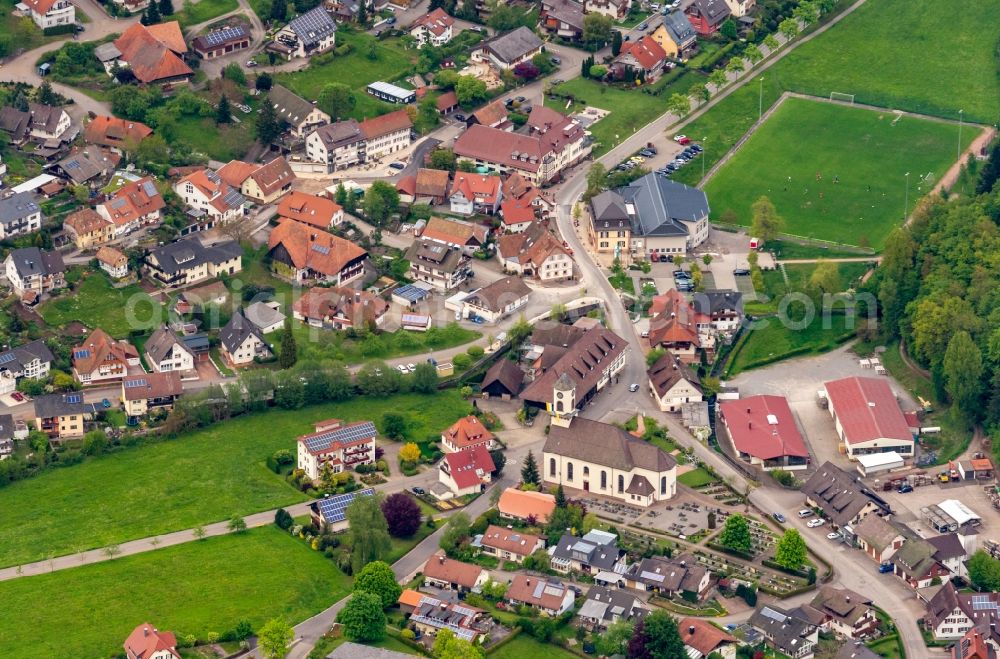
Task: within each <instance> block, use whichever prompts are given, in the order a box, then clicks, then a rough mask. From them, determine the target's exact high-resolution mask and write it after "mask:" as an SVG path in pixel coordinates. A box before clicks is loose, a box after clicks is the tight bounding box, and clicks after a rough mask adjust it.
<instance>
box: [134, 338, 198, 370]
mask: <svg viewBox="0 0 1000 659" xmlns="http://www.w3.org/2000/svg"><path fill="white" fill-rule="evenodd" d="M145 352H146V363H147V364H148V365H149V367H150V368H151V369H153V371H154V372H156V373H166V372H169V371H180V372H184V371H190V370H192V369H193V368H194V365H195V361H196V359H195V354H194V351H193V350H192V349H191V348H190V347H188V345H187V344H186V343H185V342H184V341H182V340H181V339H180V337H178V336H177V335H176V334H175V333H174V331H173V330H172V329H169V328H167V327H161V328H159V329H158V330H156V331H154V332H153V333H152V334H151V335H150V336H149V339H147V340H146V346H145Z"/></svg>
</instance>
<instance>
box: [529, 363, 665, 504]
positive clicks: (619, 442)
mask: <svg viewBox="0 0 1000 659" xmlns="http://www.w3.org/2000/svg"><path fill="white" fill-rule="evenodd" d="M564 375H565V374H564ZM559 385H560V383H559V382H557V383H556V387H559ZM559 393H565V392H562V391H557V396H558V394H559ZM561 402H563V401H562V400H557V405H558V404H559V403H561ZM565 419H566V418H565V417H558V416H557V417H553V419H552V425H551V426H550V430H549V435H548V437H547V438H546V440H545V447H544V448H543V450H542V465H541V467H542V469H541V471H542V479H543V480H544V481H545V482H546V483H548V484H549V485H562V486H563V487H572V488H576V489H579V490H583V491H584V492H591V493H594V494H600V495H604V496H607V497H611V498H613V499H619V500H622V501H625V502H627V503H630V504H632V505H635V506H640V507H648V506H650V505H652V504H653V503H655V502H657V501H665V500H668V499H671V498H673V497H674V495H676V494H677V461H676V460H675V459H674V457H673V456H672V455H670V454H669V453H666V452H664V451H663V450H661V449H660V448H659V447H657V446H653V445H652V444H649V443H648V442H643V441H641V440H638V439H636V438H635V437H632V436H631V435H630V434H628V433H627V432H625V431H624V430H622V429H620V428H618V427H617V426H612V425H608V424H605V423H600V422H598V421H591V420H589V419H584V418H582V417H573V416H571V417H568V420H569V423H565Z"/></svg>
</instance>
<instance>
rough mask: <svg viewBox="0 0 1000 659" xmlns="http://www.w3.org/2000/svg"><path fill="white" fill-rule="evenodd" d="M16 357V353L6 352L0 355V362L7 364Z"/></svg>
mask: <svg viewBox="0 0 1000 659" xmlns="http://www.w3.org/2000/svg"><path fill="white" fill-rule="evenodd" d="M15 359H16V357H15V356H14V353H12V352H5V353H4V354H2V355H0V364H6V363H7V362H12V361H14V360H15Z"/></svg>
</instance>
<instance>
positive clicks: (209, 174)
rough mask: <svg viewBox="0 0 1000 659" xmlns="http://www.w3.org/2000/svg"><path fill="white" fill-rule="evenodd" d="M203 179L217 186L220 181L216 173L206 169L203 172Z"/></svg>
mask: <svg viewBox="0 0 1000 659" xmlns="http://www.w3.org/2000/svg"><path fill="white" fill-rule="evenodd" d="M205 178H207V179H208V180H209V181H211V182H212V183H216V184H218V183H219V181H220V180H221V179H220V178H219V175H218V174H216V173H215V172H214V171H212V170H211V169H206V170H205Z"/></svg>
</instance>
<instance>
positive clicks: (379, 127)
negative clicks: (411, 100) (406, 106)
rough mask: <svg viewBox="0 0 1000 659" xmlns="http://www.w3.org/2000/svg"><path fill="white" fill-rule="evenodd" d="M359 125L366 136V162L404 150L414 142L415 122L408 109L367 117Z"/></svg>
mask: <svg viewBox="0 0 1000 659" xmlns="http://www.w3.org/2000/svg"><path fill="white" fill-rule="evenodd" d="M358 125H359V127H360V128H361V134H362V135H364V138H365V147H364V148H365V158H364V161H365V162H370V161H373V160H379V159H381V158H384V157H385V156H387V155H389V154H392V153H396V152H397V151H402V150H403V149H405V148H406V147H408V146H410V143H411V142H412V138H411V130H412V129H413V122H412V121H411V120H410V115H409V114H407V112H406V110H396V111H395V112H389V113H388V114H383V115H379V116H377V117H372V118H370V119H365V120H364V121H362V122H361V123H360V124H358Z"/></svg>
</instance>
